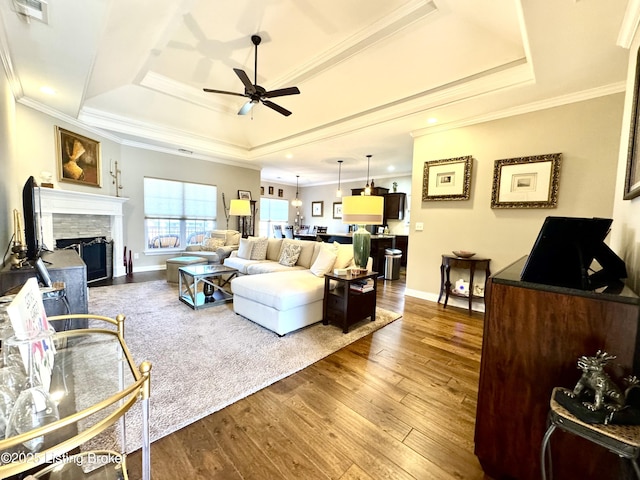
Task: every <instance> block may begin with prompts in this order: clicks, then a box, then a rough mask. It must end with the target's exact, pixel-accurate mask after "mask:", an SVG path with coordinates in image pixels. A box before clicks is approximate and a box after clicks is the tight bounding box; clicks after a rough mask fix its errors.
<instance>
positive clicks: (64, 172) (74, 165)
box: [55, 126, 101, 187]
mask: <svg viewBox="0 0 640 480" xmlns="http://www.w3.org/2000/svg"><path fill="white" fill-rule="evenodd" d="M55 129H56V149H57V157H56V158H57V163H58V177H59V178H58V179H59V180H60V181H62V182H73V183H80V184H82V185H89V186H91V187H100V170H101V167H100V142H98V141H96V140H92V139H90V138H87V137H84V136H82V135H79V134H77V133H73V132H70V131H69V130H65V129H64V128H61V127H58V126H56V127H55Z"/></svg>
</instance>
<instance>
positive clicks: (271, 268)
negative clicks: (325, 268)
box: [245, 260, 306, 275]
mask: <svg viewBox="0 0 640 480" xmlns="http://www.w3.org/2000/svg"><path fill="white" fill-rule="evenodd" d="M245 270H246V274H247V275H260V274H262V273H273V272H290V271H292V270H306V268H304V267H301V266H300V265H294V266H293V267H289V266H286V265H282V264H280V263H278V262H272V261H270V260H265V261H262V262H259V261H257V260H256V261H253V263H251V264H249V265H247V266H246V267H245Z"/></svg>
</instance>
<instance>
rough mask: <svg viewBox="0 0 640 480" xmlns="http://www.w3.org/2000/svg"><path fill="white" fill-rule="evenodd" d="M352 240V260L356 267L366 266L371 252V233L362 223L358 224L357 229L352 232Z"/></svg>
mask: <svg viewBox="0 0 640 480" xmlns="http://www.w3.org/2000/svg"><path fill="white" fill-rule="evenodd" d="M352 242H353V261H354V262H355V264H356V265H357V266H358V268H362V269H365V268H367V263H368V262H369V254H370V252H371V234H370V233H369V232H368V231H367V230H366V229H365V228H364V225H358V230H356V231H355V232H353V236H352Z"/></svg>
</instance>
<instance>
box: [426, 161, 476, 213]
mask: <svg viewBox="0 0 640 480" xmlns="http://www.w3.org/2000/svg"><path fill="white" fill-rule="evenodd" d="M472 166H473V157H472V156H470V155H469V156H466V157H457V158H447V159H443V160H433V161H430V162H424V175H423V178H422V201H423V202H426V201H429V200H469V197H470V192H471V170H472Z"/></svg>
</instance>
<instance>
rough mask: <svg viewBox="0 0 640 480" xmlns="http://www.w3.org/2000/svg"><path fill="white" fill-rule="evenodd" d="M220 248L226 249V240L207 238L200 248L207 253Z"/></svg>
mask: <svg viewBox="0 0 640 480" xmlns="http://www.w3.org/2000/svg"><path fill="white" fill-rule="evenodd" d="M220 247H224V240H223V239H221V238H205V239H204V240H203V241H202V245H201V247H200V249H201V250H204V251H205V252H215V251H216V250H218V249H219V248H220Z"/></svg>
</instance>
